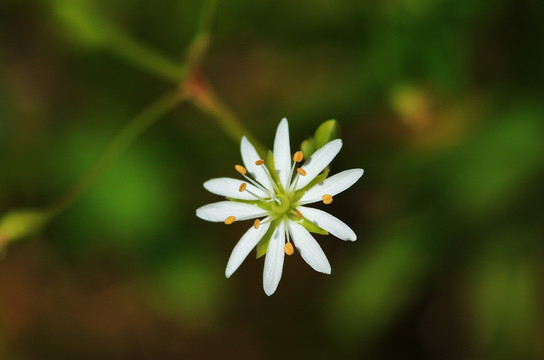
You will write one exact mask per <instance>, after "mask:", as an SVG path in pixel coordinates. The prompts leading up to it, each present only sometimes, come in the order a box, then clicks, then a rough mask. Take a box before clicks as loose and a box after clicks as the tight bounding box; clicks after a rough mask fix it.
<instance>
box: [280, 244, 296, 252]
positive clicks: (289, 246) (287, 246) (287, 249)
mask: <svg viewBox="0 0 544 360" xmlns="http://www.w3.org/2000/svg"><path fill="white" fill-rule="evenodd" d="M283 250H285V253H286V254H287V255H293V253H294V252H295V248H293V244H291V243H290V242H288V243H287V244H285V246H284V247H283Z"/></svg>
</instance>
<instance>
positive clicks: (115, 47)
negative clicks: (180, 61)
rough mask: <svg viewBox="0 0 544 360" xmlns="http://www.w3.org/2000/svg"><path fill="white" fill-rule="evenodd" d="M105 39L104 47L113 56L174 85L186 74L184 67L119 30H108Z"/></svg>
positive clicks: (111, 28)
mask: <svg viewBox="0 0 544 360" xmlns="http://www.w3.org/2000/svg"><path fill="white" fill-rule="evenodd" d="M106 37H107V40H105V42H104V45H105V46H107V47H108V48H109V49H110V51H111V52H112V53H113V54H115V55H117V56H119V57H120V58H123V59H125V60H126V61H127V62H129V63H132V64H133V65H135V66H138V67H139V68H140V69H142V70H146V71H148V72H150V73H153V74H155V75H158V76H159V77H161V78H163V79H165V80H168V81H170V82H172V83H174V84H179V82H180V81H181V80H182V79H183V77H184V76H185V74H186V72H187V71H186V68H185V67H182V66H179V65H176V64H174V63H172V62H171V61H170V60H168V59H166V58H164V57H163V56H162V55H160V54H158V53H156V52H154V51H152V50H150V49H149V48H147V47H145V46H142V45H141V44H139V43H138V42H136V41H135V40H134V39H132V38H131V37H129V36H128V34H125V33H124V32H122V31H120V30H119V29H115V28H113V27H110V28H108V29H107V36H106Z"/></svg>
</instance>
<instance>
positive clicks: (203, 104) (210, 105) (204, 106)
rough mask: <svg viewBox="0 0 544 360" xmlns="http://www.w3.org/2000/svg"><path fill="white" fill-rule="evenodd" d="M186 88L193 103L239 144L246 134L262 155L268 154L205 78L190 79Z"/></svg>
mask: <svg viewBox="0 0 544 360" xmlns="http://www.w3.org/2000/svg"><path fill="white" fill-rule="evenodd" d="M186 90H187V92H188V94H189V95H191V99H192V101H193V103H194V104H195V105H196V106H197V107H198V108H199V109H200V110H202V111H203V112H205V113H207V114H209V115H211V116H212V117H213V118H214V120H215V121H216V122H217V124H218V125H219V127H220V128H222V129H223V131H224V132H225V133H226V134H227V135H228V136H229V137H230V138H231V139H232V140H234V141H235V142H236V143H237V144H239V143H240V140H241V139H242V137H243V136H246V137H247V138H248V139H249V140H250V141H251V143H252V144H253V145H254V146H255V148H256V150H257V152H258V153H259V154H261V156H265V155H266V149H265V148H264V147H263V146H262V145H261V143H260V142H259V141H258V140H257V139H256V138H255V137H254V136H253V135H251V132H250V131H249V130H248V129H247V128H246V127H245V126H244V125H243V124H242V122H241V121H240V119H238V117H237V116H236V115H235V114H234V112H233V111H232V110H231V109H230V108H229V107H228V106H227V105H226V104H225V103H224V102H223V101H222V100H221V99H220V98H219V97H218V96H217V94H216V92H215V91H214V90H213V89H212V87H211V86H210V85H209V84H208V83H207V82H206V81H205V80H203V79H200V78H198V77H196V76H195V77H194V78H192V79H189V80H188V81H187V84H186Z"/></svg>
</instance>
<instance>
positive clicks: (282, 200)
mask: <svg viewBox="0 0 544 360" xmlns="http://www.w3.org/2000/svg"><path fill="white" fill-rule="evenodd" d="M276 197H277V198H278V201H274V202H272V211H274V212H275V213H277V214H278V215H281V214H285V213H286V212H287V211H288V210H289V208H290V207H291V206H290V205H291V204H290V202H289V198H288V197H287V195H284V194H276Z"/></svg>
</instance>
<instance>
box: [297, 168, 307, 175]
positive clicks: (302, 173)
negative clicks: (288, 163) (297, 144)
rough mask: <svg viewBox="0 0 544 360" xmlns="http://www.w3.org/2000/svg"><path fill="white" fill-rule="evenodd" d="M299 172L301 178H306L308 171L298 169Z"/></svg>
mask: <svg viewBox="0 0 544 360" xmlns="http://www.w3.org/2000/svg"><path fill="white" fill-rule="evenodd" d="M297 172H298V174H299V175H300V176H306V171H304V169H303V168H298V169H297Z"/></svg>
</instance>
